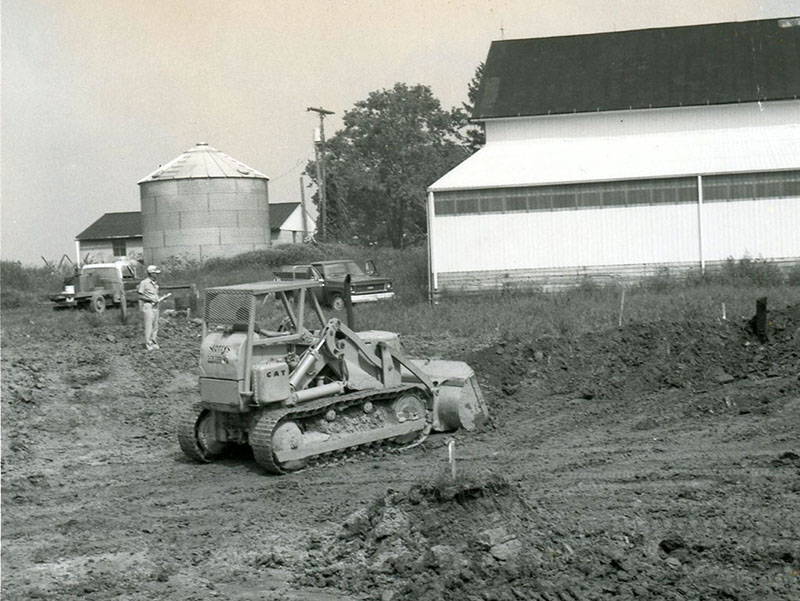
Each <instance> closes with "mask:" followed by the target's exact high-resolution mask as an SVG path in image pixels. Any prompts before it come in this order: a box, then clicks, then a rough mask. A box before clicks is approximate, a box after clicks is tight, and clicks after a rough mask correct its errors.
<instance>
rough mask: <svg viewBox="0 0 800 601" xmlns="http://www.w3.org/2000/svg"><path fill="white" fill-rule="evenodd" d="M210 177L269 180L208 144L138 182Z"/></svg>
mask: <svg viewBox="0 0 800 601" xmlns="http://www.w3.org/2000/svg"><path fill="white" fill-rule="evenodd" d="M211 177H238V178H243V177H247V178H261V179H269V178H268V177H267V176H266V175H264V174H263V173H259V172H258V171H256V170H255V169H253V168H252V167H248V166H247V165H245V164H244V163H242V162H240V161H237V160H236V159H234V158H231V157H229V156H228V155H227V154H225V153H224V152H220V151H219V150H217V149H216V148H212V147H211V146H209V145H208V144H198V145H197V146H195V147H194V148H190V149H189V150H187V151H186V152H184V153H183V154H182V155H180V156H179V157H177V158H175V159H173V160H171V161H170V162H169V163H167V164H166V165H164V166H163V167H159V168H158V169H156V170H155V171H153V173H151V174H150V175H148V176H147V177H145V178H144V179H142V180H140V181H139V182H138V183H140V184H143V183H145V182H151V181H161V180H169V179H200V178H211Z"/></svg>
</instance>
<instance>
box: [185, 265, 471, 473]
mask: <svg viewBox="0 0 800 601" xmlns="http://www.w3.org/2000/svg"><path fill="white" fill-rule="evenodd" d="M321 285H322V284H321V283H320V282H317V281H314V280H295V281H269V282H257V283H253V284H239V285H234V286H221V287H216V288H208V289H206V293H205V309H204V320H203V334H202V347H201V350H200V402H199V403H197V404H195V405H194V406H193V407H192V408H191V409H190V410H188V411H187V413H186V415H184V416H183V418H182V419H181V421H180V423H179V425H178V440H179V442H180V446H181V449H182V450H183V452H184V453H185V454H186V455H187V456H189V457H190V458H192V459H194V460H196V461H200V462H209V461H213V460H214V459H216V458H218V457H220V456H222V455H223V454H224V453H225V451H226V449H227V448H228V446H229V445H231V444H247V445H249V446H250V447H251V448H252V451H253V456H254V458H255V460H256V462H257V463H258V464H259V465H260V466H261V467H263V468H264V469H265V470H266V471H267V472H271V473H275V474H283V473H286V472H291V471H295V470H298V469H302V468H303V467H305V466H306V465H307V464H308V462H309V461H312V460H316V459H317V458H320V457H323V458H324V457H327V456H330V455H336V454H338V453H342V452H346V451H348V450H351V449H355V448H359V447H365V446H373V445H386V446H388V447H391V448H395V449H402V448H406V447H411V446H415V445H417V444H419V443H421V442H422V441H423V440H425V438H426V437H427V436H428V434H429V432H430V431H431V430H433V431H439V432H444V431H450V430H456V429H459V428H465V429H467V430H471V429H473V428H475V427H476V426H477V425H479V424H480V423H481V422H482V421H483V420H485V418H486V405H485V402H484V399H483V395H482V393H481V390H480V388H479V386H478V382H477V379H476V378H475V374H474V372H473V371H472V370H471V369H470V367H469V366H468V365H467V364H466V363H462V362H459V361H443V360H432V361H429V360H417V359H413V360H412V359H409V358H408V357H407V356H406V355H405V354H404V352H403V351H402V349H401V347H400V344H399V339H398V336H397V334H394V333H392V332H383V331H377V330H372V331H368V332H355V331H353V330H352V329H350V328H349V327H348V326H347V325H345V324H344V323H342V321H340V320H339V319H335V318H334V319H326V317H325V315H324V313H323V312H322V309H321V307H320V305H319V301H318V300H317V298H316V296H315V295H314V294H313V288H315V287H318V286H321ZM309 307H310V309H311V310H310V311H308V313H310V315H306V312H307V311H306V309H308V308H309ZM307 318H313V319H314V320H315V321H318V322H319V326H320V327H319V329H316V330H311V329H308V327H307V321H308V320H307Z"/></svg>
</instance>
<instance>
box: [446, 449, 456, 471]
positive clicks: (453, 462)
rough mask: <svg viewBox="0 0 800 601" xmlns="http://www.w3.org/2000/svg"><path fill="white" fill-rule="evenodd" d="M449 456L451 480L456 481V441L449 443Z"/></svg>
mask: <svg viewBox="0 0 800 601" xmlns="http://www.w3.org/2000/svg"><path fill="white" fill-rule="evenodd" d="M447 455H448V458H449V460H450V478H451V479H453V480H455V479H456V441H455V440H451V441H450V442H448V443H447Z"/></svg>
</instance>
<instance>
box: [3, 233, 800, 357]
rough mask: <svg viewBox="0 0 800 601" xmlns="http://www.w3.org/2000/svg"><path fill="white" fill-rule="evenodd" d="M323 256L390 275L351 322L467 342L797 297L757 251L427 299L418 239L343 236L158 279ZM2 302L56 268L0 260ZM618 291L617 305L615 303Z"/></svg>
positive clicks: (744, 311)
mask: <svg viewBox="0 0 800 601" xmlns="http://www.w3.org/2000/svg"><path fill="white" fill-rule="evenodd" d="M331 257H342V258H350V259H355V260H359V261H365V260H366V259H373V260H374V261H375V262H376V264H377V266H378V269H379V271H380V272H381V273H382V274H383V275H387V276H389V277H391V278H392V279H393V281H394V284H395V290H396V294H397V298H396V299H395V301H394V302H391V303H375V304H370V305H358V306H356V308H355V315H356V319H357V323H356V326H357V328H358V329H360V330H367V329H378V330H389V331H395V332H398V333H400V334H405V335H421V336H424V337H428V338H432V339H436V338H445V337H459V338H462V339H465V340H468V341H471V342H472V343H473V344H476V345H480V344H483V343H490V342H492V341H493V340H497V339H508V338H515V337H528V338H530V337H533V338H536V337H540V336H565V337H571V336H576V335H580V334H581V333H584V332H589V331H597V330H605V329H608V328H613V327H617V326H618V325H619V324H620V321H621V322H622V323H623V324H626V323H630V322H650V321H660V320H663V321H677V322H686V321H693V320H697V321H706V320H714V319H720V318H722V316H723V311H724V314H725V316H726V317H727V318H728V319H740V318H749V317H751V316H752V315H753V314H754V313H755V301H756V299H757V298H759V297H763V296H766V297H767V298H768V303H769V305H768V306H769V308H778V307H783V306H786V305H788V304H793V303H797V302H798V298H799V297H800V288H798V286H800V267H795V268H793V269H790V270H789V271H788V272H784V271H781V270H780V269H779V268H778V267H777V266H775V265H774V264H771V263H769V262H767V261H763V260H751V259H748V258H745V259H742V260H740V261H732V260H731V261H728V262H727V263H726V264H724V265H723V266H722V268H720V269H718V270H717V271H714V272H709V273H707V274H705V275H702V276H698V275H692V276H684V277H677V276H674V275H671V274H669V273H668V272H663V273H659V274H658V275H657V276H654V277H652V278H648V279H646V280H643V281H642V282H640V283H639V284H637V285H633V286H628V287H627V288H624V289H623V288H622V287H620V286H618V285H606V286H601V285H597V284H594V283H592V282H585V283H584V284H582V285H580V286H578V287H576V288H574V289H569V290H563V291H560V292H550V293H544V292H541V291H536V290H531V291H518V292H512V293H509V294H499V293H498V294H482V295H475V296H466V297H450V298H445V299H443V300H441V301H440V302H439V303H438V304H436V305H432V304H430V303H429V302H428V300H427V283H428V282H427V271H426V270H427V253H426V250H425V248H424V247H423V248H410V249H404V250H393V249H385V248H362V247H349V246H342V245H332V244H326V245H322V244H320V245H313V246H312V245H283V246H277V247H274V248H273V249H270V250H267V251H258V252H252V253H246V254H243V255H239V256H237V257H233V258H228V259H213V260H209V261H207V262H206V263H205V264H200V263H197V262H194V263H193V262H174V263H171V264H168V265H165V266H164V267H165V269H164V271H165V273H164V276H163V277H162V282H163V283H164V284H185V283H190V282H193V283H195V284H196V285H197V287H198V289H200V290H202V289H203V288H205V287H208V286H212V285H223V284H231V283H244V282H252V281H260V280H265V279H271V277H272V276H271V269H274V268H275V267H277V266H279V265H281V264H284V263H298V262H308V261H314V260H320V259H324V258H331ZM1 267H2V274H1V275H2V288H1V289H0V290H1V292H0V294H1V298H2V307H3V309H4V310H5V309H14V308H19V307H27V306H30V304H31V302H32V301H33V300H38V301H39V303H40V304H41V305H42V306H47V307H48V308H49V304H48V303H47V302H46V298H47V297H46V295H47V294H48V293H50V292H54V291H57V290H59V289H60V287H61V281H62V279H63V277H64V274H62V273H59V272H53V271H49V270H47V269H46V268H26V267H22V266H21V265H19V264H18V263H12V262H8V261H4V262H2V265H1ZM623 291H624V294H625V298H624V306H623V303H622V295H623ZM117 313H118V312H117V311H113V312H111V314H113V317H112V315H111V314H110V315H103V316H92V315H91V314H87V313H84V312H75V311H72V312H70V311H63V312H58V313H57V314H56V315H57V318H56V320H55V321H57V322H58V324H59V326H58V328H59V330H61V331H62V332H63V331H69V330H71V329H77V328H85V327H87V326H88V327H92V328H97V327H103V326H105V325H111V324H116V323H118V321H119V318H118V316H117Z"/></svg>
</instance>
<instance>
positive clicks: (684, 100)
mask: <svg viewBox="0 0 800 601" xmlns="http://www.w3.org/2000/svg"><path fill="white" fill-rule="evenodd" d="M798 57H800V18H788V19H769V20H759V21H745V22H738V23H716V24H709V25H692V26H684V27H665V28H658V29H642V30H636V31H619V32H611V33H596V34H588V35H568V36H558V37H549V38H533V39H520V40H504V41H495V42H492V45H491V47H490V49H489V55H488V57H487V59H486V64H485V67H484V74H483V78H482V80H481V86H480V89H479V92H478V100H477V102H476V103H475V109H474V111H473V118H474V119H477V120H482V119H492V118H495V117H518V116H527V115H549V114H563V113H573V112H578V113H583V112H594V111H611V110H626V109H641V108H658V107H680V106H697V105H706V104H729V103H737V102H755V101H759V100H762V101H763V100H785V99H793V98H797V97H798V96H800V60H798Z"/></svg>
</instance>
